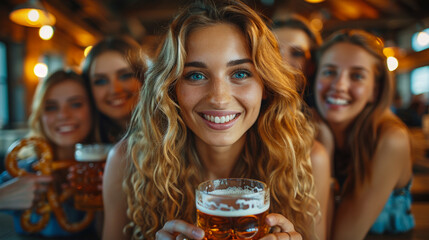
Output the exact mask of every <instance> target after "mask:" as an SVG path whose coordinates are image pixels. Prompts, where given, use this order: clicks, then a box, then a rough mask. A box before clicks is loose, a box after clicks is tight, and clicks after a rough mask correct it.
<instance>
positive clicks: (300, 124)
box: [123, 0, 318, 239]
mask: <svg viewBox="0 0 429 240" xmlns="http://www.w3.org/2000/svg"><path fill="white" fill-rule="evenodd" d="M219 23H227V24H232V25H234V26H237V27H238V29H240V30H241V31H242V33H243V34H244V36H245V37H246V39H247V43H248V45H247V47H248V48H249V50H250V52H251V57H252V60H253V63H254V65H255V68H256V69H257V72H258V74H259V75H260V77H261V79H262V81H263V84H264V89H265V91H266V95H267V98H266V99H265V100H263V102H262V107H261V111H260V115H259V117H258V120H257V122H256V123H255V124H254V125H253V126H252V127H251V128H250V129H249V130H248V131H247V134H246V137H247V139H246V144H245V147H244V149H243V151H242V154H241V156H240V159H239V160H238V163H237V165H236V166H235V168H234V170H233V173H232V176H231V177H247V178H254V179H258V180H261V181H264V182H266V183H267V185H268V186H269V188H270V190H271V211H272V212H277V213H281V214H283V215H284V216H286V217H287V218H288V219H290V220H291V221H292V222H293V223H294V225H295V227H296V229H297V231H299V232H300V233H301V234H302V235H303V236H304V239H310V238H312V237H313V236H314V216H315V215H316V214H317V213H318V203H317V200H316V199H315V197H314V183H313V177H312V174H311V162H310V157H309V156H310V149H311V145H312V140H313V128H312V126H311V125H310V124H309V122H308V121H307V120H306V117H305V116H304V114H303V113H302V111H301V109H302V107H303V104H302V100H301V98H300V96H299V94H298V93H297V91H296V85H295V82H296V81H295V79H296V78H297V77H302V76H301V75H299V76H296V75H294V73H295V72H292V71H291V69H289V68H288V67H287V66H285V65H284V64H283V62H282V59H281V56H280V54H279V50H278V45H277V42H276V39H275V37H274V35H273V34H272V33H271V31H270V30H269V28H268V27H267V26H266V24H265V23H264V21H263V20H262V19H261V17H260V16H259V15H258V14H257V13H256V12H255V11H253V10H252V9H251V8H249V7H248V6H247V5H245V4H244V3H242V2H240V1H237V0H227V1H198V2H195V3H193V4H191V5H190V6H189V7H188V8H186V9H183V10H182V11H181V12H180V13H179V15H178V16H177V17H176V18H175V19H174V20H173V22H172V23H171V25H170V27H169V29H168V31H167V33H166V36H165V40H164V42H163V43H162V46H161V48H160V51H159V54H158V58H157V59H156V60H155V61H154V65H153V66H152V67H151V68H150V69H149V71H148V72H147V75H146V79H145V81H144V84H143V87H142V90H141V94H140V100H139V103H138V105H137V108H136V111H135V112H134V114H133V118H132V121H131V126H130V128H129V130H130V132H129V133H128V150H127V152H128V156H127V159H130V161H129V165H128V168H127V171H126V173H125V176H126V177H125V179H124V182H123V186H124V189H125V192H126V194H127V200H128V211H127V214H128V217H129V218H130V219H131V222H130V224H129V225H128V227H127V228H126V229H128V230H131V231H132V236H133V238H155V233H156V231H158V230H159V229H160V228H162V226H163V225H164V224H165V223H166V222H167V221H168V220H171V219H175V218H180V219H183V220H185V221H187V222H190V223H193V222H195V217H196V209H195V188H196V186H197V185H198V184H199V183H200V182H202V181H203V180H205V178H204V176H203V172H204V169H203V166H202V164H201V162H200V159H199V157H198V153H197V150H196V148H195V143H194V137H193V136H194V135H193V133H192V131H190V130H189V129H188V128H187V126H186V125H185V123H184V121H183V119H182V117H181V115H180V106H179V105H178V104H177V102H176V100H175V99H176V96H175V84H176V82H177V80H178V79H179V78H180V77H182V73H183V68H184V63H185V60H186V48H185V46H186V43H187V37H188V35H189V34H190V33H191V32H192V31H195V30H196V29H199V28H202V27H206V26H212V25H215V24H219Z"/></svg>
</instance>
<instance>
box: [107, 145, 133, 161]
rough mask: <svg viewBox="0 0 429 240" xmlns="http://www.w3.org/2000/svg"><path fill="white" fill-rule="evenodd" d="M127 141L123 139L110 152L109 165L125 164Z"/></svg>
mask: <svg viewBox="0 0 429 240" xmlns="http://www.w3.org/2000/svg"><path fill="white" fill-rule="evenodd" d="M127 145H128V144H127V140H126V139H122V140H121V141H119V142H118V143H116V144H115V145H114V146H113V148H112V149H111V150H110V151H109V155H108V156H107V162H106V163H107V165H122V164H124V161H123V160H124V156H125V154H126V150H127Z"/></svg>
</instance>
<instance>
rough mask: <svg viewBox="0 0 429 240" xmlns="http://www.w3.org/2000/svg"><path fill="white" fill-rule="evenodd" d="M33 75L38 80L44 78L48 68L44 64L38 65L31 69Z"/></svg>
mask: <svg viewBox="0 0 429 240" xmlns="http://www.w3.org/2000/svg"><path fill="white" fill-rule="evenodd" d="M33 72H34V75H36V76H37V77H39V78H44V77H46V76H47V75H48V66H46V64H44V63H38V64H36V65H35V66H34V68H33Z"/></svg>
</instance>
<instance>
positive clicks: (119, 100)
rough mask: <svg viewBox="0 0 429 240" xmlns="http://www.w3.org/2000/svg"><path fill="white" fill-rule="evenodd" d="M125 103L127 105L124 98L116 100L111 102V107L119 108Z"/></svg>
mask: <svg viewBox="0 0 429 240" xmlns="http://www.w3.org/2000/svg"><path fill="white" fill-rule="evenodd" d="M124 103H125V99H124V98H120V99H114V100H112V101H111V105H113V106H119V105H121V104H124Z"/></svg>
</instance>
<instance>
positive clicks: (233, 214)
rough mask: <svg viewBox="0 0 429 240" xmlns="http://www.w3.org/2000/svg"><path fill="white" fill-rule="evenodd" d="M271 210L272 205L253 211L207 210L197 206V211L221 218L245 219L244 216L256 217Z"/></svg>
mask: <svg viewBox="0 0 429 240" xmlns="http://www.w3.org/2000/svg"><path fill="white" fill-rule="evenodd" d="M269 208H270V205H269V204H267V205H266V206H264V207H263V208H251V209H245V210H243V209H240V210H237V209H234V210H211V209H207V208H205V207H203V206H199V205H198V204H197V209H198V210H199V211H201V212H203V213H206V214H210V215H213V216H219V217H243V216H249V215H256V214H260V213H263V212H265V211H267V210H268V209H269Z"/></svg>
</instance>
